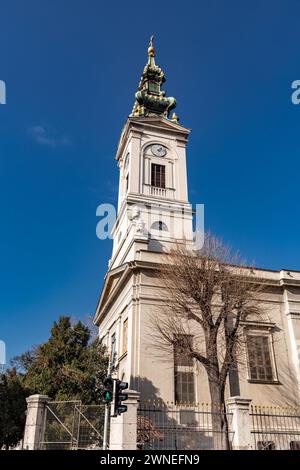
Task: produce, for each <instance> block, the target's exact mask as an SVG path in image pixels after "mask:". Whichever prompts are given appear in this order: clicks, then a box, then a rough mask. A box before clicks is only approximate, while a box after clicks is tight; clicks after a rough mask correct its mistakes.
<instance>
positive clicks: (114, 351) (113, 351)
mask: <svg viewBox="0 0 300 470" xmlns="http://www.w3.org/2000/svg"><path fill="white" fill-rule="evenodd" d="M110 345H111V346H110V351H111V357H110V359H111V363H112V364H114V362H115V360H116V355H117V341H116V333H114V334H112V335H111V343H110Z"/></svg>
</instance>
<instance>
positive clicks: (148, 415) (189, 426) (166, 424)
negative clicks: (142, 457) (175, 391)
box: [137, 401, 232, 450]
mask: <svg viewBox="0 0 300 470" xmlns="http://www.w3.org/2000/svg"><path fill="white" fill-rule="evenodd" d="M231 420H232V415H231V414H230V413H225V412H224V411H222V410H221V409H214V410H213V409H212V407H211V405H209V404H205V403H202V404H173V403H164V402H162V401H154V402H153V401H145V402H141V403H140V404H139V408H138V416H137V448H138V449H155V450H159V449H161V450H165V449H167V450H188V449H199V450H202V449H203V450H210V449H224V448H225V447H226V441H227V439H228V441H229V446H230V442H231V440H232V432H231V430H230V426H231ZM226 425H228V428H229V430H228V432H226V429H225V427H226Z"/></svg>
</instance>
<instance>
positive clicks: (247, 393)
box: [95, 114, 300, 406]
mask: <svg viewBox="0 0 300 470" xmlns="http://www.w3.org/2000/svg"><path fill="white" fill-rule="evenodd" d="M189 133H190V131H189V129H186V128H184V127H183V126H181V125H180V124H178V122H177V121H176V120H169V119H167V118H166V117H165V116H160V115H154V114H149V115H148V116H132V117H129V118H128V120H127V123H126V125H125V127H124V130H123V132H122V134H121V138H120V142H119V146H118V150H117V154H116V160H117V162H118V166H119V171H120V184H119V202H118V217H117V221H116V223H115V226H114V228H113V232H112V233H113V251H112V256H111V259H110V261H109V271H108V273H107V275H106V278H105V284H104V287H103V291H102V294H101V296H100V299H99V303H98V306H97V310H96V314H95V324H96V325H98V326H99V336H100V338H101V339H102V340H103V342H104V343H105V344H106V345H107V347H108V349H109V350H110V351H112V352H113V353H114V358H113V359H114V362H115V365H116V372H115V373H116V374H117V375H118V377H119V378H121V379H123V380H125V381H128V382H129V386H130V388H131V389H133V390H137V391H139V392H140V393H141V398H142V399H146V398H147V399H148V398H151V399H155V398H161V399H162V400H164V401H165V402H174V401H175V400H176V390H175V388H176V386H175V382H176V379H175V375H174V374H175V367H174V354H173V351H170V352H169V353H167V352H165V351H164V352H163V353H162V352H159V350H158V349H157V347H156V346H155V338H154V336H155V335H154V331H153V326H152V323H151V317H152V316H153V314H154V313H158V312H161V311H162V309H163V308H164V303H163V301H162V299H163V297H164V292H163V288H162V287H161V285H160V280H159V279H158V277H157V274H156V267H157V266H158V264H159V263H160V262H162V260H165V256H166V255H165V253H167V252H168V250H169V248H170V246H172V244H174V242H178V241H180V240H187V241H188V242H189V243H192V240H193V231H192V220H193V212H192V208H191V205H190V204H189V201H188V185H187V173H186V144H187V140H188V135H189ZM162 167H164V168H163V169H162ZM157 181H158V183H157ZM160 182H163V184H160ZM164 262H165V261H164ZM254 271H255V272H254V274H255V276H256V277H258V278H262V279H264V281H265V284H264V285H265V289H264V293H263V295H262V296H261V298H260V301H261V303H262V305H263V307H264V312H265V313H264V318H262V319H260V321H259V322H255V321H253V322H247V324H245V325H243V331H244V336H245V346H244V349H243V350H241V351H240V357H239V361H238V362H239V365H238V373H237V374H235V377H234V385H232V383H231V386H232V387H234V390H233V389H231V390H230V388H229V385H228V390H227V396H229V395H232V394H235V395H236V394H238V395H241V396H244V397H247V398H250V399H252V402H253V403H256V404H264V405H274V406H285V405H297V404H298V403H299V387H300V272H298V271H297V272H295V271H287V270H281V271H272V270H261V269H255V270H254ZM248 336H251V340H253V342H254V343H255V344H256V345H257V346H258V348H260V354H261V356H262V357H263V362H264V366H261V365H260V363H258V364H255V361H256V357H255V353H250V352H249V350H248V348H247V342H246V340H247V337H248ZM249 354H254V356H253V357H252V356H251V358H250V357H249ZM249 359H250V360H251V361H250V362H251V364H252V369H251V367H250V364H249ZM253 364H254V366H253ZM256 365H257V367H256ZM183 371H184V372H188V373H192V377H193V379H192V380H193V384H189V385H185V384H184V385H182V384H181V387H182V389H183V388H184V387H190V390H192V391H193V395H194V400H195V401H196V402H200V403H201V402H207V401H209V393H208V386H207V380H206V374H205V371H204V370H203V369H201V367H200V368H197V367H196V365H192V366H189V367H188V368H187V369H184V368H183ZM186 377H187V376H186ZM189 377H191V375H189Z"/></svg>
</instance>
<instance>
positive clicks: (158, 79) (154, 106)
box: [131, 35, 176, 118]
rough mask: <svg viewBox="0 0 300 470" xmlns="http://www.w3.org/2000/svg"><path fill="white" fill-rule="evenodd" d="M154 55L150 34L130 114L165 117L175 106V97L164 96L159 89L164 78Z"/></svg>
mask: <svg viewBox="0 0 300 470" xmlns="http://www.w3.org/2000/svg"><path fill="white" fill-rule="evenodd" d="M154 57H155V49H154V46H153V35H152V36H151V38H150V44H149V48H148V62H147V64H146V66H145V68H144V71H143V75H142V77H141V81H140V83H139V87H138V91H137V92H136V94H135V99H136V101H135V103H134V107H133V110H132V113H131V116H151V115H152V116H153V115H161V116H165V117H166V118H167V117H169V113H170V111H171V110H172V109H174V108H175V107H176V100H175V98H172V97H166V96H165V92H164V91H162V90H161V89H160V87H161V85H162V84H163V83H164V82H165V81H166V79H165V74H164V72H163V71H162V69H161V68H160V67H158V65H156V64H155V60H154Z"/></svg>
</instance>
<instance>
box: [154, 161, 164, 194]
mask: <svg viewBox="0 0 300 470" xmlns="http://www.w3.org/2000/svg"><path fill="white" fill-rule="evenodd" d="M151 186H155V187H156V188H165V187H166V167H165V166H164V165H157V164H156V163H152V164H151Z"/></svg>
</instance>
